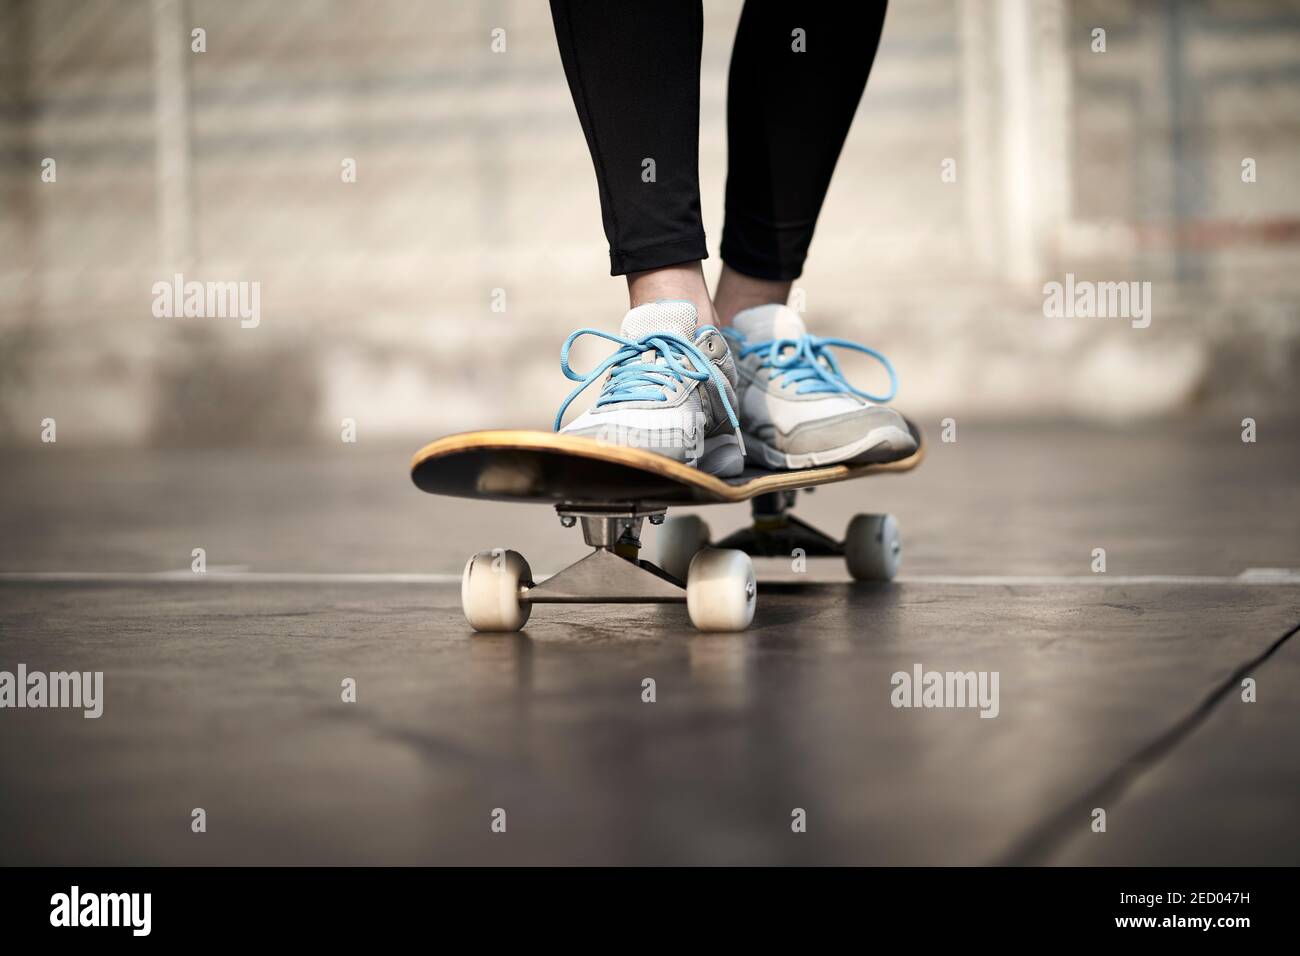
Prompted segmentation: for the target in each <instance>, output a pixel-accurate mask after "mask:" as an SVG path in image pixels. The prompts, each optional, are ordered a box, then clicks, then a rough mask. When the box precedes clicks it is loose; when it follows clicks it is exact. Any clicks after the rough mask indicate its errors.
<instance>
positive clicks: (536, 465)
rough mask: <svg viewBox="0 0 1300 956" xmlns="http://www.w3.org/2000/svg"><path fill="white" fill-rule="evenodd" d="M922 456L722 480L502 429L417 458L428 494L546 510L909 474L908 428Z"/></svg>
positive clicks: (546, 435) (685, 499)
mask: <svg viewBox="0 0 1300 956" xmlns="http://www.w3.org/2000/svg"><path fill="white" fill-rule="evenodd" d="M908 427H909V428H910V429H911V431H912V434H913V435H914V436H915V437H916V440H917V449H916V451H915V452H913V453H912V454H911V455H909V456H908V457H907V458H903V459H900V460H898V461H891V462H885V463H880V464H867V465H825V466H821V467H816V468H801V469H797V470H793V471H769V470H767V469H763V468H746V469H745V471H744V472H742V473H741V474H740V475H738V476H736V477H734V478H716V477H714V476H713V475H707V474H704V473H703V472H700V471H698V470H697V469H695V468H691V467H690V466H688V465H684V464H682V463H680V462H677V461H673V460H672V459H670V458H667V457H665V456H663V455H659V454H656V453H655V452H653V451H648V450H645V449H639V448H626V447H623V446H619V445H613V444H609V443H607V442H601V441H597V440H596V439H593V438H584V437H581V436H577V435H565V434H561V433H558V432H543V431H527V430H515V429H496V430H490V431H477V432H462V433H461V434H458V435H448V436H447V437H446V438H439V439H438V440H437V441H435V442H432V443H430V444H428V445H426V446H425V447H424V448H421V449H420V450H419V451H418V452H416V454H415V457H414V458H412V459H411V479H412V480H413V481H414V482H415V484H416V485H417V486H418V487H419V488H420V490H422V491H427V492H429V493H431V494H435V495H450V496H453V497H458V498H482V499H487V500H491V501H532V502H537V503H539V504H551V505H555V504H562V503H563V504H574V505H583V504H586V505H610V504H618V503H636V504H639V505H665V506H666V505H682V504H692V505H701V504H723V503H727V502H737V501H747V500H749V499H751V498H754V497H756V496H757V495H763V494H769V493H772V492H777V491H793V490H795V489H799V488H811V487H813V486H815V485H825V484H831V483H832V482H837V481H848V480H850V479H853V478H865V477H866V476H867V475H876V474H885V473H889V472H902V471H910V470H911V469H913V468H915V467H916V466H917V465H919V464H920V463H921V459H922V458H924V457H925V444H924V441H923V439H922V436H921V432H920V429H918V428H917V427H916V426H915V425H914V424H912V423H911V422H908Z"/></svg>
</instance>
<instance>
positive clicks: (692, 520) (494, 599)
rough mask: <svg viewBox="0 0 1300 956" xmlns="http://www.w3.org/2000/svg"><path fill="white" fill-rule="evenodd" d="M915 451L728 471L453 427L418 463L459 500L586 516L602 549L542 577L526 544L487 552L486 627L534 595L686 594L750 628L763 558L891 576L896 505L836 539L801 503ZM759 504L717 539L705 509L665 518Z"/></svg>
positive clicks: (517, 616)
mask: <svg viewBox="0 0 1300 956" xmlns="http://www.w3.org/2000/svg"><path fill="white" fill-rule="evenodd" d="M908 427H909V428H910V429H911V431H912V434H913V436H914V437H915V438H916V440H917V449H916V451H915V452H913V453H912V454H911V455H909V456H908V457H907V458H904V459H900V460H898V461H891V462H884V463H878V464H857V465H849V464H840V465H825V466H821V467H814V468H803V469H799V470H795V471H768V470H766V469H762V468H746V469H745V471H744V472H742V473H741V474H740V475H738V476H736V477H734V478H717V477H715V476H713V475H708V474H704V473H702V472H700V471H698V470H696V469H695V468H691V467H689V466H688V465H684V464H681V463H680V462H677V461H674V460H672V459H670V458H668V457H666V456H664V455H659V454H657V453H655V452H653V451H650V450H647V449H640V448H629V447H625V446H621V445H615V444H611V443H608V442H602V441H599V440H597V439H594V438H585V437H582V436H578V435H565V434H561V433H557V432H542V431H523V430H507V429H501V430H495V431H477V432H464V433H462V434H458V435H449V436H447V437H446V438H440V439H438V440H437V441H435V442H433V443H431V444H429V445H426V446H425V447H424V448H422V449H420V451H418V452H417V453H416V454H415V457H414V458H413V459H412V460H411V479H412V480H413V481H414V482H415V484H416V486H417V487H418V488H419V489H420V490H421V491H427V492H429V493H430V494H435V495H450V496H452V497H457V498H479V499H484V500H488V501H517V502H533V503H538V504H549V505H551V506H553V507H554V508H555V511H556V513H557V514H558V515H559V519H560V524H561V525H562V526H563V527H566V528H572V527H574V526H575V525H581V527H582V534H583V537H584V539H585V540H586V542H587V544H588V545H590V546H591V548H592V551H591V554H589V555H587V556H586V557H585V558H583V559H581V560H580V561H578V562H576V563H575V564H572V565H570V566H569V567H567V568H565V569H564V570H563V571H560V572H559V573H557V574H554V575H552V576H551V577H549V578H547V579H546V580H544V581H541V582H536V581H534V580H533V576H532V571H531V569H530V568H529V566H528V562H527V561H525V560H524V558H523V556H522V555H521V554H519V553H518V552H517V551H507V550H503V549H500V548H497V549H494V550H492V551H481V552H479V553H478V554H476V555H474V556H473V557H472V558H470V559H469V562H468V563H467V564H466V565H465V572H464V574H463V575H462V577H461V592H460V594H461V606H462V608H463V610H464V612H465V618H466V620H468V621H469V624H470V626H471V627H473V628H474V629H475V630H476V631H517V630H519V629H521V628H522V627H523V626H524V624H525V623H526V622H527V621H528V617H529V615H530V613H531V611H532V607H533V605H535V604H547V603H555V604H587V603H615V604H658V603H674V602H685V604H686V609H687V613H688V614H689V615H690V619H691V623H692V624H693V625H695V627H697V628H698V629H700V630H703V631H742V630H744V629H745V628H746V627H748V626H749V623H750V621H751V620H752V619H753V616H754V607H755V603H756V598H757V593H756V592H757V584H756V581H755V578H754V565H753V562H752V561H751V560H750V557H751V556H761V557H790V556H791V555H792V554H795V553H796V549H802V552H803V554H804V555H805V556H807V557H817V556H842V557H843V558H844V559H845V563H846V564H847V565H848V570H849V573H850V574H851V575H852V576H853V578H854V579H855V580H858V581H888V580H890V579H891V578H893V577H894V575H895V574H896V573H897V571H898V565H899V560H900V557H901V552H902V547H901V543H900V539H899V534H898V523H897V522H896V521H895V520H894V518H893V516H891V515H882V514H859V515H856V516H855V517H854V518H853V519H852V520H851V521H850V522H849V525H848V529H847V530H846V532H845V535H844V539H843V540H837V539H835V538H833V537H831V536H830V535H828V534H825V533H824V532H822V531H819V530H817V529H816V528H814V527H812V526H811V525H809V524H807V523H805V522H804V521H801V520H800V519H799V518H797V517H795V515H794V514H792V513H791V512H792V509H793V507H794V504H795V498H796V496H797V494H798V492H799V491H801V490H805V491H811V490H812V489H814V488H815V487H816V486H818V485H826V484H831V483H834V482H839V481H849V480H852V479H855V478H865V477H867V476H868V475H878V474H891V473H897V472H904V471H910V470H911V469H913V468H915V467H916V466H917V465H918V464H920V463H921V460H922V458H924V456H925V444H924V441H923V439H922V436H921V432H920V430H919V429H918V428H917V427H916V426H915V425H914V424H912V423H910V422H909V423H908ZM743 501H748V502H750V503H751V510H752V513H753V519H754V520H753V523H752V524H751V526H750V527H748V528H744V529H742V530H740V531H737V532H736V533H735V534H732V535H730V536H728V537H726V538H724V539H722V540H721V541H718V542H716V543H714V542H711V541H710V540H709V529H708V526H707V525H706V524H705V523H704V522H703V521H702V520H701V519H700V518H699V517H698V516H697V515H693V514H692V515H684V516H676V515H675V516H673V517H672V518H668V519H667V520H665V518H666V513H667V511H668V509H669V508H670V507H673V506H676V505H713V504H732V503H737V502H743ZM647 520H648V521H649V522H650V524H652V525H658V526H661V527H660V531H659V534H658V539H659V541H658V543H659V548H658V555H657V557H658V560H657V562H656V563H651V562H650V561H646V560H644V559H642V558H641V557H640V551H641V529H642V527H643V523H644V522H645V521H647Z"/></svg>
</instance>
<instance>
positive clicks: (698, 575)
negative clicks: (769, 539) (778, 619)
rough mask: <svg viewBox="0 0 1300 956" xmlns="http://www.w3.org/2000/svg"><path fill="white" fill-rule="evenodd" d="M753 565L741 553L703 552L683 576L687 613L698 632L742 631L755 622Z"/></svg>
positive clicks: (755, 590) (725, 551) (708, 549)
mask: <svg viewBox="0 0 1300 956" xmlns="http://www.w3.org/2000/svg"><path fill="white" fill-rule="evenodd" d="M756 600H757V584H756V582H755V581H754V562H753V561H751V560H749V555H747V554H745V552H743V551H733V550H730V549H717V548H705V549H704V550H703V551H700V552H698V553H697V554H696V555H695V557H694V558H692V559H691V564H690V568H689V570H688V571H687V574H686V611H687V613H688V614H690V616H691V623H692V624H694V625H695V626H696V627H697V628H699V629H700V630H701V631H743V630H744V629H745V628H747V627H749V622H750V621H752V620H753V619H754V605H755V603H756Z"/></svg>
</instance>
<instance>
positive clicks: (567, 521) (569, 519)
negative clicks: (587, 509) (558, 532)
mask: <svg viewBox="0 0 1300 956" xmlns="http://www.w3.org/2000/svg"><path fill="white" fill-rule="evenodd" d="M577 523H578V519H577V518H575V517H574V516H573V515H560V527H561V528H572V527H573V526H574V525H575V524H577Z"/></svg>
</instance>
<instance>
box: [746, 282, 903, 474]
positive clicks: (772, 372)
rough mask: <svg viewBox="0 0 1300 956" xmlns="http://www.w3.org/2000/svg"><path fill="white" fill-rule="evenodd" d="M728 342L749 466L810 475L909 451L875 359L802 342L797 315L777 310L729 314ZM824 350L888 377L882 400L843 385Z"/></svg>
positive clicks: (893, 382) (810, 339) (809, 339)
mask: <svg viewBox="0 0 1300 956" xmlns="http://www.w3.org/2000/svg"><path fill="white" fill-rule="evenodd" d="M728 338H729V339H730V344H731V347H732V349H733V350H734V352H735V355H736V365H737V368H738V371H739V385H737V387H736V391H737V394H738V395H739V396H740V405H739V406H738V409H739V416H740V424H741V428H742V430H743V431H744V435H745V447H746V450H747V453H748V455H749V460H750V463H751V464H758V465H762V466H763V467H765V468H812V467H814V466H817V465H833V464H837V463H839V462H852V463H854V464H861V463H868V462H882V461H893V460H895V459H898V458H905V457H907V456H908V455H910V454H911V453H912V452H914V451H916V439H915V438H913V437H912V433H911V430H910V429H909V428H908V427H907V422H906V421H904V420H903V416H902V415H900V414H898V412H896V411H894V410H893V409H892V408H887V407H885V405H884V403H885V402H888V401H889V400H890V399H892V398H893V397H894V393H895V391H897V388H898V382H897V379H896V378H895V376H894V369H893V367H892V366H891V365H890V364H889V362H888V360H887V359H886V358H885V357H884V356H883V355H881V354H880V353H879V352H877V351H875V350H874V349H869V348H867V347H866V346H865V345H858V344H857V343H854V342H849V341H847V340H845V339H824V338H819V337H817V336H815V335H809V334H808V330H807V329H806V328H805V327H804V323H803V319H802V318H800V317H799V313H797V312H795V311H794V310H793V309H791V308H789V307H788V306H784V305H761V306H758V307H756V308H752V309H746V310H744V311H743V312H739V313H737V315H736V318H735V320H734V328H732V329H729V330H728ZM831 346H834V347H837V348H849V349H855V350H857V351H859V352H865V353H866V354H868V355H871V356H873V357H874V358H876V359H878V360H879V361H880V362H881V364H883V365H884V366H885V369H886V371H888V372H889V381H890V390H889V394H888V395H871V394H868V393H867V392H862V391H859V390H858V389H856V388H854V387H853V386H852V385H850V384H849V383H848V382H847V381H845V379H844V376H843V374H842V373H841V372H840V367H839V363H838V362H836V360H835V358H834V357H833V356H832V355H831V354H830V352H829V351H828V348H829V347H831Z"/></svg>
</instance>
